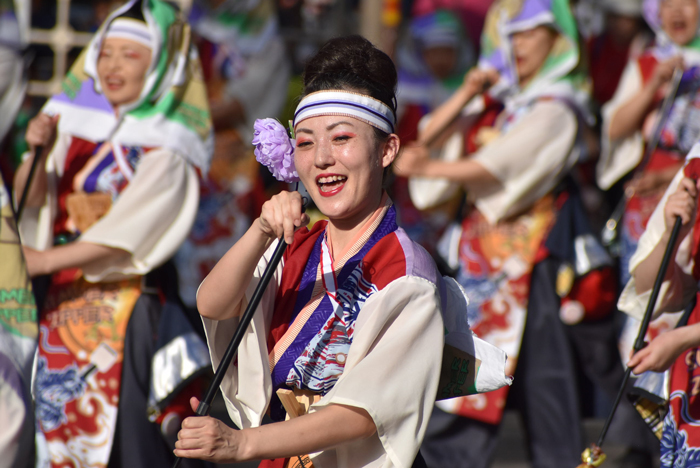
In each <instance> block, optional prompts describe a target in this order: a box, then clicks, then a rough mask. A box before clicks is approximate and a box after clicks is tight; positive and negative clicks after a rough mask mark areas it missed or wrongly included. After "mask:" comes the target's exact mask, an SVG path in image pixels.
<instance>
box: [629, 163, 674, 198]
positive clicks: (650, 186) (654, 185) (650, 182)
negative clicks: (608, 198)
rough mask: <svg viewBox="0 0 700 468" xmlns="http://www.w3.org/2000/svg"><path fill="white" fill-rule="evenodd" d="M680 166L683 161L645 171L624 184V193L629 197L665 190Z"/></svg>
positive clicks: (644, 195)
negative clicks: (660, 168)
mask: <svg viewBox="0 0 700 468" xmlns="http://www.w3.org/2000/svg"><path fill="white" fill-rule="evenodd" d="M682 166H683V163H680V164H678V165H675V164H674V165H673V166H671V167H669V168H667V169H663V170H660V171H647V172H645V173H644V174H642V175H641V176H640V177H635V178H634V179H633V180H631V181H629V182H628V183H627V184H626V185H625V194H626V195H627V196H628V198H631V197H632V195H638V196H640V197H646V196H649V195H652V194H654V192H659V191H662V190H664V191H665V190H666V187H668V184H670V183H671V181H672V180H673V178H674V177H675V176H676V174H677V173H678V169H680V168H681V167H682Z"/></svg>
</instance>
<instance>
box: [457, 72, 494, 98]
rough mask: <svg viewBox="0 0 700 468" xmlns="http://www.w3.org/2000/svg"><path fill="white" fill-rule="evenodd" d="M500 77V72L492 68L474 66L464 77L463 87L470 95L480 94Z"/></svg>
mask: <svg viewBox="0 0 700 468" xmlns="http://www.w3.org/2000/svg"><path fill="white" fill-rule="evenodd" d="M500 77H501V76H500V75H499V74H498V72H497V71H496V70H494V69H492V68H487V69H481V68H473V69H472V70H471V71H470V72H469V73H467V75H466V76H465V77H464V82H463V84H462V88H463V89H464V91H465V92H467V93H469V94H470V95H476V94H480V93H483V92H484V91H486V90H487V89H489V88H490V87H491V86H493V85H494V84H495V83H496V82H497V81H498V80H499V79H500Z"/></svg>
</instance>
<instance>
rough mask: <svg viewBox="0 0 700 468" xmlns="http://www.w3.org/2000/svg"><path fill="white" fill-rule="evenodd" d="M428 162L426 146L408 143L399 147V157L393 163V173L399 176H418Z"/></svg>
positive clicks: (428, 155) (428, 156) (428, 153)
mask: <svg viewBox="0 0 700 468" xmlns="http://www.w3.org/2000/svg"><path fill="white" fill-rule="evenodd" d="M429 162H430V152H429V151H428V148H426V147H425V146H423V145H421V144H418V143H409V144H407V145H406V146H404V147H403V148H401V153H400V154H399V158H398V159H397V161H396V162H395V163H394V166H393V170H394V174H396V175H398V176H401V177H411V176H420V175H422V174H423V172H424V170H425V166H426V165H427V164H428V163H429Z"/></svg>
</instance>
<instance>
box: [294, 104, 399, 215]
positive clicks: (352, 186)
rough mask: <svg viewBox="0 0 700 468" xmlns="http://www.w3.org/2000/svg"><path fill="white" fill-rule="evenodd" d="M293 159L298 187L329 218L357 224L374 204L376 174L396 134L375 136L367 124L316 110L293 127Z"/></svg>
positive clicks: (378, 190)
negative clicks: (318, 113) (382, 139)
mask: <svg viewBox="0 0 700 468" xmlns="http://www.w3.org/2000/svg"><path fill="white" fill-rule="evenodd" d="M295 136H296V141H297V147H296V150H295V153H294V163H295V165H296V169H297V173H298V174H299V178H300V179H301V182H302V183H303V184H304V187H306V189H307V190H308V191H309V194H310V195H311V198H313V200H314V203H315V204H316V206H317V207H318V209H319V210H321V212H322V213H323V214H324V215H326V216H328V218H329V219H330V220H331V221H343V222H346V223H350V224H359V223H361V222H362V221H363V220H365V219H366V218H367V217H369V216H370V215H371V213H372V212H373V211H374V210H375V209H376V208H377V206H378V204H379V200H380V199H381V195H382V175H383V172H384V168H386V167H388V166H389V165H390V164H391V162H392V161H393V160H394V158H395V157H396V153H397V152H398V146H399V144H398V138H397V137H396V136H395V135H392V136H390V137H389V140H388V141H387V142H385V143H379V142H377V140H376V138H375V134H374V130H373V127H371V126H370V125H368V124H366V123H364V122H361V121H359V120H357V119H353V118H352V117H345V116H317V117H311V118H309V119H306V120H304V121H302V122H301V123H299V124H298V125H297V127H296V128H295Z"/></svg>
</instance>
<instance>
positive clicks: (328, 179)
mask: <svg viewBox="0 0 700 468" xmlns="http://www.w3.org/2000/svg"><path fill="white" fill-rule="evenodd" d="M345 179H347V177H345V176H335V175H334V176H329V177H321V178H320V179H318V183H319V184H331V183H333V182H338V181H343V180H345Z"/></svg>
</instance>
